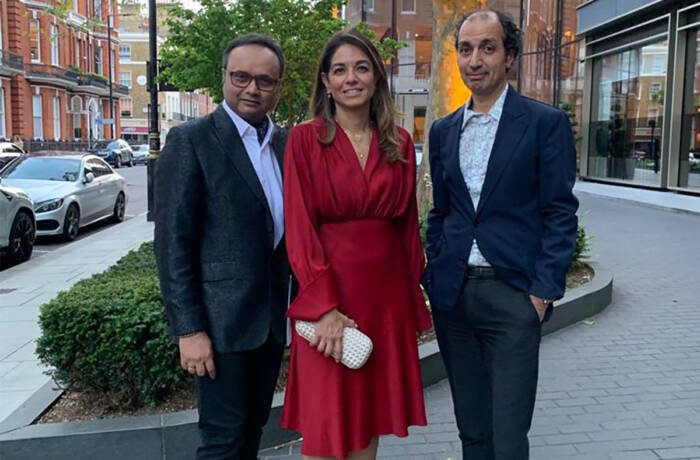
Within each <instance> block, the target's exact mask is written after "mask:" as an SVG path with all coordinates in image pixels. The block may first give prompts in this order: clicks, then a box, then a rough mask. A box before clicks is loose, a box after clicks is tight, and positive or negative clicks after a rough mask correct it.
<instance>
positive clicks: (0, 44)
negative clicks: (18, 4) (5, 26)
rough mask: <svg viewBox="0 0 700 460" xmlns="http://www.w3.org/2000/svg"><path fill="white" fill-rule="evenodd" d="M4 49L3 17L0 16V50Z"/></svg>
mask: <svg viewBox="0 0 700 460" xmlns="http://www.w3.org/2000/svg"><path fill="white" fill-rule="evenodd" d="M1 49H3V47H2V16H0V50H1Z"/></svg>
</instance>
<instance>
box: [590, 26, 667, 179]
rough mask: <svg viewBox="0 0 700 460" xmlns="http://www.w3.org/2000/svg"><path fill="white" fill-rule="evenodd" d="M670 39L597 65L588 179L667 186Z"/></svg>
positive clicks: (600, 59)
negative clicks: (663, 161)
mask: <svg viewBox="0 0 700 460" xmlns="http://www.w3.org/2000/svg"><path fill="white" fill-rule="evenodd" d="M667 62H668V41H667V40H663V41H659V42H655V43H650V44H645V45H641V46H637V47H635V48H631V49H628V50H625V51H621V52H616V53H611V54H606V55H603V56H599V57H597V58H595V59H594V61H593V81H592V90H593V97H592V106H591V120H590V129H589V142H588V174H587V175H588V176H589V177H594V178H603V179H615V180H622V181H628V182H631V183H635V184H639V185H647V186H656V187H658V186H660V185H661V172H660V171H661V149H660V146H661V144H662V139H663V135H664V132H663V115H664V102H665V97H664V93H665V88H666V71H667Z"/></svg>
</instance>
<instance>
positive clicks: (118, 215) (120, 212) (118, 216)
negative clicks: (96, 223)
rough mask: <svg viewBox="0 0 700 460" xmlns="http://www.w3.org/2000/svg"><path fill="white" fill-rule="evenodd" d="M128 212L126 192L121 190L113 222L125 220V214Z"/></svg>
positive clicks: (115, 204)
mask: <svg viewBox="0 0 700 460" xmlns="http://www.w3.org/2000/svg"><path fill="white" fill-rule="evenodd" d="M125 213H126V198H125V197H124V194H123V193H121V192H119V195H117V201H115V202H114V213H113V214H112V222H115V223H119V222H122V221H123V220H124V214H125Z"/></svg>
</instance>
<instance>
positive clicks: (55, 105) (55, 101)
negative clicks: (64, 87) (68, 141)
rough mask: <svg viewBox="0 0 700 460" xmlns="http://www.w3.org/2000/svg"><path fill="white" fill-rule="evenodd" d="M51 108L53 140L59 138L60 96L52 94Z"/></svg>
mask: <svg viewBox="0 0 700 460" xmlns="http://www.w3.org/2000/svg"><path fill="white" fill-rule="evenodd" d="M51 103H52V110H53V138H54V139H55V140H60V139H61V98H59V97H58V96H54V97H53V98H52V101H51Z"/></svg>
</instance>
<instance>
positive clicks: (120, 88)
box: [112, 83, 129, 95]
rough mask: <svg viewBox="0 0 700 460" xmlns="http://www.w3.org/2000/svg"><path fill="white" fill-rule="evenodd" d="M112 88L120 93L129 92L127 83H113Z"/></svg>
mask: <svg viewBox="0 0 700 460" xmlns="http://www.w3.org/2000/svg"><path fill="white" fill-rule="evenodd" d="M112 90H113V91H114V92H115V93H119V94H124V95H126V94H129V87H128V86H126V85H122V84H121V83H113V84H112Z"/></svg>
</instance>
